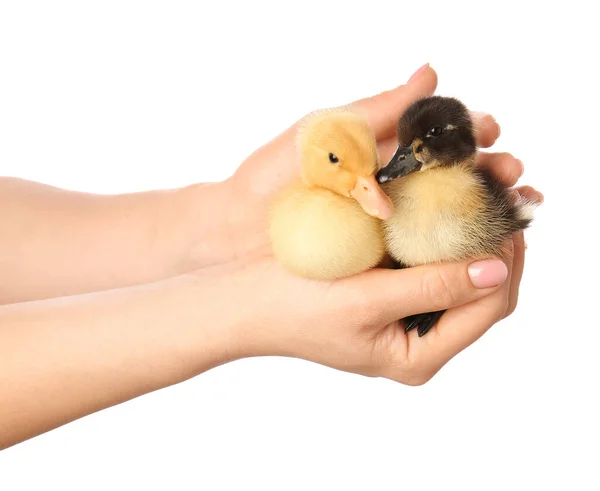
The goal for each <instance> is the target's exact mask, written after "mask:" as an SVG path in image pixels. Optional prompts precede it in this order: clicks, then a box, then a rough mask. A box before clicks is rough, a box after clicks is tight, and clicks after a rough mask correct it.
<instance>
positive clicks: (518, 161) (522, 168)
mask: <svg viewBox="0 0 600 491" xmlns="http://www.w3.org/2000/svg"><path fill="white" fill-rule="evenodd" d="M517 163H518V164H519V165H520V166H521V170H520V171H519V172H520V173H519V177H521V176H522V175H523V173H524V172H525V166H524V165H523V161H522V160H521V159H517Z"/></svg>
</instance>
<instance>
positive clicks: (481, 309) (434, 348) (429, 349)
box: [408, 240, 514, 375]
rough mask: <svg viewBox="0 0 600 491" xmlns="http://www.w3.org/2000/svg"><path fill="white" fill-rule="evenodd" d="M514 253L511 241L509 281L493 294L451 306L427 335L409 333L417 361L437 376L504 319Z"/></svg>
mask: <svg viewBox="0 0 600 491" xmlns="http://www.w3.org/2000/svg"><path fill="white" fill-rule="evenodd" d="M513 256H514V250H513V241H512V240H510V241H508V242H507V244H506V247H505V252H504V253H503V258H504V259H503V261H504V262H505V264H506V267H507V272H508V274H507V278H506V281H505V282H504V283H503V284H502V285H500V286H499V287H498V288H497V289H496V290H495V291H494V292H492V293H491V294H490V295H487V296H485V297H482V298H481V299H478V300H476V301H474V302H470V303H467V304H464V305H461V306H459V307H457V308H453V309H449V310H448V311H446V312H445V313H444V314H443V315H442V317H441V318H440V320H439V321H438V323H437V324H436V325H435V326H434V327H433V328H432V329H431V330H430V331H429V332H428V333H427V335H426V336H423V337H421V338H419V337H418V336H417V335H415V333H414V332H410V333H408V353H409V357H410V359H411V360H413V363H415V364H416V365H417V366H419V367H421V368H422V369H423V370H424V371H425V372H429V374H430V375H433V373H435V372H436V371H437V370H439V369H440V368H441V367H442V366H444V365H445V364H446V363H447V362H448V361H450V359H452V358H453V357H454V356H456V355H457V354H458V353H460V352H461V351H463V350H464V349H465V348H467V347H468V346H470V345H471V344H473V343H474V342H475V341H476V340H478V339H479V338H481V336H483V335H484V334H485V333H486V332H487V331H488V330H489V329H490V328H491V327H492V326H493V325H494V324H495V323H497V322H498V321H499V320H501V319H502V318H503V316H504V314H505V312H506V310H507V306H508V302H509V290H510V283H511V281H512V274H513Z"/></svg>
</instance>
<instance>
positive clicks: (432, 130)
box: [427, 126, 444, 136]
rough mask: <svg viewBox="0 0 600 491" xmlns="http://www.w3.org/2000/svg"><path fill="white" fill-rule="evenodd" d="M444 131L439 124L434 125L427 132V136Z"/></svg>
mask: <svg viewBox="0 0 600 491" xmlns="http://www.w3.org/2000/svg"><path fill="white" fill-rule="evenodd" d="M443 132H444V129H443V128H442V127H441V126H434V127H433V128H431V129H430V130H429V131H428V132H427V136H440V135H441V134H442V133H443Z"/></svg>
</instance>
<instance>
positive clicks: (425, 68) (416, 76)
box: [407, 63, 429, 83]
mask: <svg viewBox="0 0 600 491" xmlns="http://www.w3.org/2000/svg"><path fill="white" fill-rule="evenodd" d="M427 68H429V63H425V64H424V65H423V66H422V67H421V68H419V69H418V70H417V71H416V72H415V73H413V74H412V75H411V76H410V78H409V79H408V82H407V83H411V82H412V81H413V80H415V79H416V78H418V77H419V75H421V73H423V72H424V71H425V70H427Z"/></svg>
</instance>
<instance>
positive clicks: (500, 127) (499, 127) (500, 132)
mask: <svg viewBox="0 0 600 491" xmlns="http://www.w3.org/2000/svg"><path fill="white" fill-rule="evenodd" d="M494 123H496V127H497V128H498V136H496V140H497V139H498V138H500V135H501V134H502V126H500V125H499V124H498V121H495V120H494Z"/></svg>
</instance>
